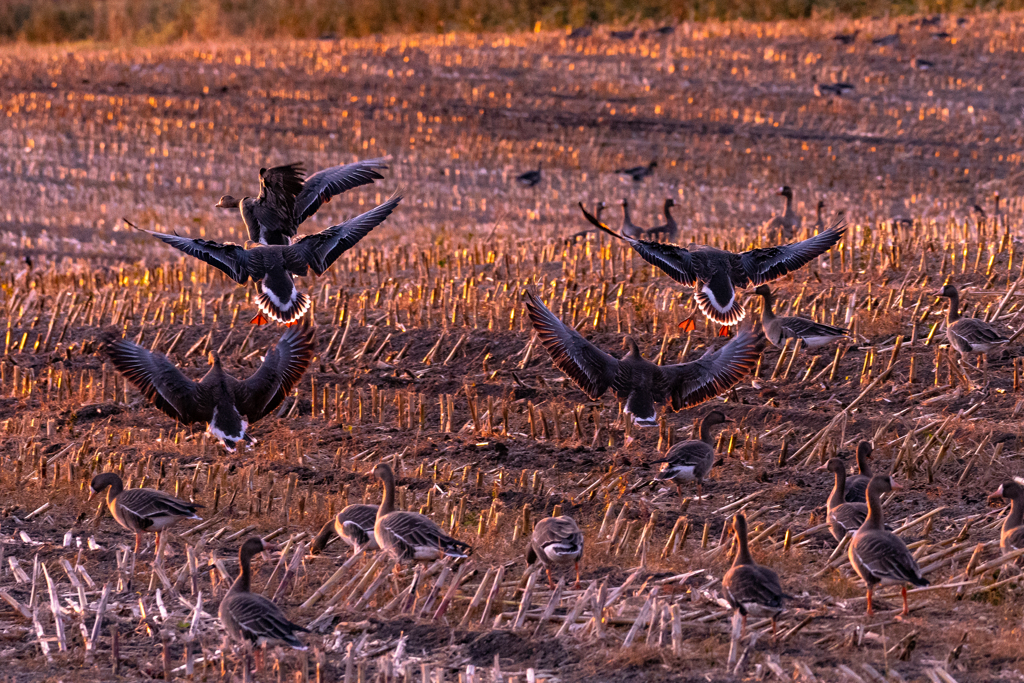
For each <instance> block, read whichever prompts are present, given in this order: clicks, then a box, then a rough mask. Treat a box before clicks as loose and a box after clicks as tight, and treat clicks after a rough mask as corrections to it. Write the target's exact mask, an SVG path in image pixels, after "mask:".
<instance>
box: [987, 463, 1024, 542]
mask: <svg viewBox="0 0 1024 683" xmlns="http://www.w3.org/2000/svg"><path fill="white" fill-rule="evenodd" d="M988 498H989V501H993V500H995V499H997V498H1008V499H1009V500H1010V514H1009V515H1007V516H1006V519H1005V520H1003V527H1002V529H1001V530H1000V531H999V547H1000V549H1002V551H1003V554H1004V555H1005V554H1007V553H1010V552H1013V551H1014V550H1018V549H1019V548H1024V486H1021V485H1020V483H1019V482H1017V481H1016V480H1013V479H1010V480H1009V481H1007V482H1005V483H1003V484H1000V485H999V488H997V489H996V490H995V492H994V493H993V494H992V495H990V496H989V497H988Z"/></svg>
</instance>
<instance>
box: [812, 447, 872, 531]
mask: <svg viewBox="0 0 1024 683" xmlns="http://www.w3.org/2000/svg"><path fill="white" fill-rule="evenodd" d="M818 469H825V470H828V471H829V472H832V473H833V474H834V475H835V485H834V486H833V487H832V493H831V494H830V495H829V497H828V502H827V504H826V506H827V510H828V513H827V519H828V530H829V531H830V532H831V533H832V537H833V538H834V539H836V540H837V541H842V540H843V537H844V536H846V534H848V533H851V532H856V531H857V529H859V528H860V527H861V525H862V524H864V520H865V519H867V517H868V506H867V503H848V502H846V500H845V498H844V497H845V494H846V464H845V463H844V462H843V461H842V460H840V459H839V458H832V459H830V460H829V461H828V462H827V463H825V464H824V465H822V466H821V467H820V468H818Z"/></svg>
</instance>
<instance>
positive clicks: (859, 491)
mask: <svg viewBox="0 0 1024 683" xmlns="http://www.w3.org/2000/svg"><path fill="white" fill-rule="evenodd" d="M873 450H874V447H873V446H872V445H871V442H870V441H861V442H860V443H859V444H857V474H855V475H853V476H852V477H847V478H846V502H848V503H865V504H866V502H867V492H868V482H870V481H871V474H872V473H871V454H872V452H873ZM858 526H859V525H858Z"/></svg>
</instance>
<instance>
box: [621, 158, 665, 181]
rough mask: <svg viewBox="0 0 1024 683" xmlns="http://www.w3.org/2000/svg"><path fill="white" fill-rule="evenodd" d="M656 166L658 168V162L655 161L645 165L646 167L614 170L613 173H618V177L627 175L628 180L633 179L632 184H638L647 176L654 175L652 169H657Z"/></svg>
mask: <svg viewBox="0 0 1024 683" xmlns="http://www.w3.org/2000/svg"><path fill="white" fill-rule="evenodd" d="M657 166H658V162H657V161H652V162H651V163H649V164H647V165H646V166H633V167H632V168H620V169H616V171H615V172H616V173H618V174H619V175H628V176H629V177H630V178H632V179H633V182H634V183H639V182H640V181H641V180H643V179H644V178H646V177H647V176H649V175H651V174H652V173H654V169H655V168H657Z"/></svg>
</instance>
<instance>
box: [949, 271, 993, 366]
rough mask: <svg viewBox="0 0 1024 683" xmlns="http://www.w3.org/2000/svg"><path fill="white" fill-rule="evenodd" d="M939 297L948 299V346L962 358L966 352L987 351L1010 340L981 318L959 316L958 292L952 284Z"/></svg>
mask: <svg viewBox="0 0 1024 683" xmlns="http://www.w3.org/2000/svg"><path fill="white" fill-rule="evenodd" d="M939 297H940V298H941V297H945V298H947V299H949V311H948V312H947V313H946V338H947V339H949V346H950V348H953V349H956V351H957V352H958V353H959V354H960V357H961V358H963V357H964V356H966V355H967V354H968V353H988V352H989V351H991V350H992V349H994V348H996V347H997V346H1002V345H1003V344H1005V343H1007V342H1008V341H1010V340H1009V339H1008V338H1007V337H1005V336H1003V335H1002V334H1000V333H999V332H997V331H996V329H995V328H994V327H992V326H991V325H989V324H988V323H987V322H985V321H984V320H982V319H981V318H961V317H960V293H959V292H958V291H957V290H956V287H954V286H953V285H946V286H945V287H943V288H942V292H940V293H939Z"/></svg>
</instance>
